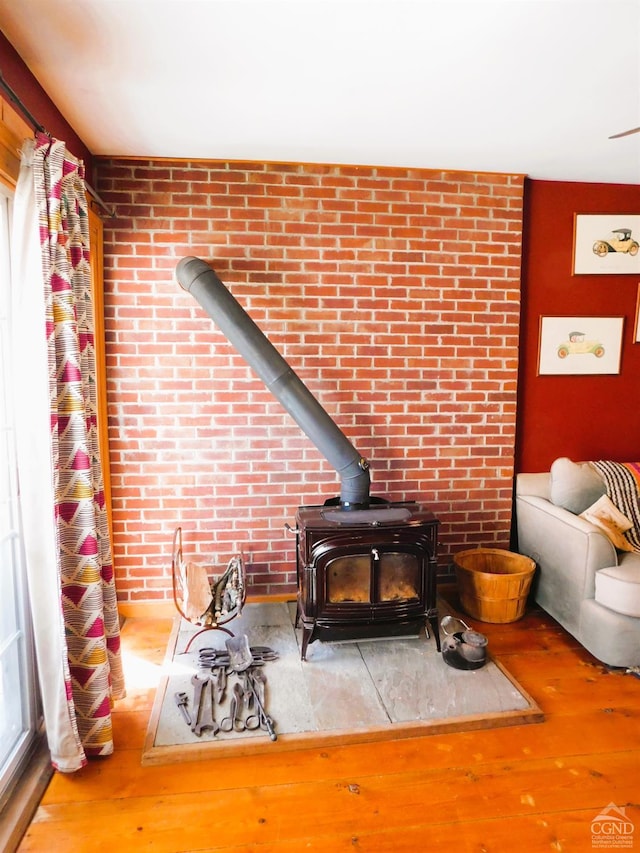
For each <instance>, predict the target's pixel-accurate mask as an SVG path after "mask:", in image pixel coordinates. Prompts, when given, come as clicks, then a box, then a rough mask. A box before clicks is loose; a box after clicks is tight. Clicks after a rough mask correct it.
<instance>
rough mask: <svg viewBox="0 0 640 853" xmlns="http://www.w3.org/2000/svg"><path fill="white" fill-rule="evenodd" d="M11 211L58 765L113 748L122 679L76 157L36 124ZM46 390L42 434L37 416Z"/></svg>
mask: <svg viewBox="0 0 640 853" xmlns="http://www.w3.org/2000/svg"><path fill="white" fill-rule="evenodd" d="M15 222H16V225H17V226H18V227H17V228H16V229H15V230H16V231H17V232H20V230H22V231H24V232H27V233H25V234H24V235H23V244H22V246H21V247H20V248H19V250H18V251H17V252H16V255H17V257H18V268H19V270H21V271H20V272H17V273H16V275H14V276H13V278H14V284H13V290H14V291H19V293H18V296H17V299H16V307H15V309H14V311H15V314H16V317H15V319H16V323H15V328H16V338H17V340H16V345H17V348H18V354H19V356H20V358H19V360H17V361H16V364H19V365H21V366H23V367H24V370H25V375H24V376H23V378H22V380H21V381H20V386H21V389H22V391H23V392H24V389H25V388H28V389H30V392H29V395H28V396H29V397H30V398H31V397H32V398H33V401H32V403H33V405H32V406H31V410H30V411H29V407H25V406H23V405H22V403H23V396H20V398H19V400H20V402H19V404H18V409H19V410H20V409H22V411H23V412H24V414H23V418H25V419H29V421H30V423H29V424H28V425H26V424H25V430H24V432H23V434H22V439H21V441H20V443H21V444H22V445H23V447H22V451H21V449H20V446H19V447H18V468H19V478H20V483H21V503H22V512H23V519H24V524H23V528H24V535H25V548H26V559H27V575H28V578H29V587H30V597H31V602H32V615H33V621H34V633H35V638H36V652H37V656H38V666H39V671H40V680H41V687H42V691H41V692H42V696H43V705H44V714H45V723H46V727H47V734H48V737H49V745H50V748H51V753H52V761H53V763H54V766H56V767H57V768H58V769H60V770H63V771H69V770H76V769H78V768H79V767H81V766H83V765H84V764H85V763H86V757H87V756H93V755H108V754H110V753H111V752H113V733H112V722H111V707H112V701H113V700H114V699H118V698H121V697H122V696H124V680H123V675H122V664H121V657H120V629H119V620H118V611H117V604H116V590H115V585H114V577H113V564H112V557H111V542H110V536H109V528H108V522H107V515H106V507H105V499H104V487H103V480H102V472H101V465H100V453H99V447H98V432H97V399H96V363H95V351H94V337H93V328H94V327H93V311H92V300H91V277H90V262H89V221H88V206H87V200H86V195H85V185H84V166H83V164H82V162H81V161H78V160H77V159H76V158H74V157H73V156H72V155H70V154H69V153H68V152H67V150H66V147H65V144H64V143H63V142H60V141H58V140H55V139H51V138H50V137H48V136H46V135H44V134H39V135H38V136H37V137H36V140H35V141H34V140H27V142H26V143H25V149H24V151H23V164H22V169H21V174H20V180H19V183H18V187H17V190H16V219H15ZM32 228H33V229H34V230H35V232H36V239H37V238H38V236H39V253H40V258H39V261H40V270H38V271H36V267H37V263H36V261H35V259H34V258H33V257H32V256H31V257H29V253H30V252H31V254H32V255H33V251H32V250H33V249H34V248H35V247H34V246H32V247H31V249H29V247H28V244H29V242H30V241H33V233H28V232H29V231H30V229H32ZM18 239H20V237H19V234H18ZM14 272H15V270H14ZM38 273H39V275H38ZM38 330H39V331H38ZM38 335H40V336H41V338H42V339H41V340H40V341H38V340H37V337H38ZM25 341H29V345H28V347H27V346H26V344H25ZM27 350H28V351H27ZM24 382H26V383H28V384H24ZM45 386H46V389H45ZM45 390H46V411H47V414H48V417H47V418H46V435H45V433H44V430H43V429H42V420H43V418H42V417H40V418H38V417H37V414H38V410H40V412H41V413H44V411H45V403H43V402H42V401H40V402H39V401H38V399H37V398H38V397H39V395H40V394H41V393H44V392H45ZM25 396H26V395H25ZM34 415H35V417H36V420H35V422H34ZM45 441H46V442H47V443H48V447H47V448H46V449H45V448H43V447H42V445H43V444H44V443H45ZM25 445H26V446H25ZM25 456H26V457H27V458H25ZM38 459H40V462H39V463H38V462H36V460H38ZM43 466H46V469H47V470H48V472H49V477H48V478H47V480H46V481H45V479H44V474H45V471H44V470H43ZM34 468H35V469H36V470H35V471H34V470H33V469H34ZM49 480H50V482H49ZM43 483H44V485H43ZM54 597H55V600H52V599H53V598H54Z"/></svg>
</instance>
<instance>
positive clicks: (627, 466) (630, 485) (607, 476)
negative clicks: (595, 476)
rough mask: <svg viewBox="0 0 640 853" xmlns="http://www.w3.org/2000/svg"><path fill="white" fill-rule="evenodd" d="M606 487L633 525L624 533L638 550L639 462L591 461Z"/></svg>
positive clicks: (639, 532) (639, 549)
mask: <svg viewBox="0 0 640 853" xmlns="http://www.w3.org/2000/svg"><path fill="white" fill-rule="evenodd" d="M591 464H592V465H593V466H594V468H596V470H597V471H598V473H599V474H600V476H601V477H602V479H603V480H604V482H605V484H606V487H607V495H608V497H609V499H610V500H611V502H612V503H613V504H614V505H615V506H616V507H617V508H618V509H619V510H620V512H621V513H622V514H623V515H626V516H627V518H628V519H629V521H632V522H633V527H632V528H631V529H630V530H627V532H626V533H625V534H624V535H625V538H626V539H628V541H629V544H630V545H631V546H632V547H633V550H634V551H640V462H592V463H591Z"/></svg>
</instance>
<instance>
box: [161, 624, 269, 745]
mask: <svg viewBox="0 0 640 853" xmlns="http://www.w3.org/2000/svg"><path fill="white" fill-rule="evenodd" d="M226 645H227V649H226V651H223V650H220V649H213V648H204V649H201V650H200V652H199V656H198V662H199V665H200V671H199V672H198V673H196V674H194V676H193V677H192V679H191V683H192V684H193V706H192V707H193V711H192V713H190V712H189V710H188V707H187V706H188V696H187V694H186V693H183V692H181V693H176V694H175V697H174V698H175V702H176V705H177V707H178V709H179V710H180V713H181V714H182V716H183V718H184V720H185V722H186V723H187V725H189V727H190V728H191V731H192V732H193V733H194V734H195V735H196V736H197V737H200V736H201V735H202V733H203V732H204V731H209V732H211V733H212V734H213V736H215V735H217V734H218V733H219V732H230V731H235V732H241V731H252V730H257V729H262V730H263V731H266V732H267V734H268V735H269V737H270V739H271V740H276V739H277V734H276V732H275V728H274V725H275V724H274V721H273V720H272V719H271V717H270V716H269V714H268V712H267V710H266V707H265V688H266V678H265V675H264V673H263V672H262V671H261V669H260V667H262V666H263V665H264V664H265V663H266V662H267V661H272V660H276V659H277V657H278V655H277V653H276V652H275V651H274V650H273V649H270V648H269V647H268V646H252V647H250V646H249V642H248V640H247V637H246V635H244V634H242V635H240V636H238V637H231V638H230V639H228V640H227V642H226ZM230 675H232V676H235V682H234V684H233V688H232V691H231V694H232V695H231V698H230V701H229V707H228V713H227V714H226V715H224V716H223V717H222V718H221V719H220V721H219V722H218V721H217V720H216V716H215V713H216V708H218V709H220V711H222V703H223V701H224V697H225V694H226V688H227V680H228V677H229V676H230Z"/></svg>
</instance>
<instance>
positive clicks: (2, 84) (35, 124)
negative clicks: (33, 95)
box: [0, 71, 116, 219]
mask: <svg viewBox="0 0 640 853" xmlns="http://www.w3.org/2000/svg"><path fill="white" fill-rule="evenodd" d="M0 89H2V90H3V91H4V92H5V94H6V95H7V96H8V97H9V100H10V101H11V102H12V103H13V104H15V106H16V107H17V108H18V109H19V110H20V112H21V113H22V115H23V116H24V117H25V118H26V119H27V121H28V122H29V124H30V125H31V127H32V128H33V129H34V131H37V132H38V133H45V134H46V135H47V136H49V137H50V136H51V134H50V133H49V131H48V130H47V129H46V128H45V127H44V125H42V124H40V122H39V121H38V120H37V119H36V118H35V116H34V115H33V114H32V113H31V112H29V110H28V109H27V107H26V106H25V105H24V104H23V103H22V101H21V100H20V98H19V97H18V95H17V94H16V93H15V92H14V91H13V89H12V88H11V86H10V85H9V84H8V83H7V81H6V80H5V79H4V77H3V75H2V71H0ZM84 184H85V187H86V188H87V192H88V193H89V195H90V196H91V197H92V198H93V200H94V201H95V202H97V204H99V205H100V207H101V208H102V209H103V210H104V212H105V213H106V214H108V215H109V216H110V217H112V218H114V219H115V215H116V212H115V210H114V209H113V208H111V209H109V208H108V207H107V203H106V202H105V201H104V200H103V199H102V198H100V196H99V195H98V193H97V192H96V191H95V190H94V188H93V187H92V186H91V184H90V183H89V182H88V181H87V180H85V182H84Z"/></svg>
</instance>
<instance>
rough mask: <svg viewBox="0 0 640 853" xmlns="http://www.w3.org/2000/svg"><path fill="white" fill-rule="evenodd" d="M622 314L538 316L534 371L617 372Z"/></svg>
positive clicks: (545, 373)
mask: <svg viewBox="0 0 640 853" xmlns="http://www.w3.org/2000/svg"><path fill="white" fill-rule="evenodd" d="M623 326H624V317H541V318H540V347H539V354H538V375H539V376H544V375H552V374H553V375H565V376H569V375H576V374H583V375H587V374H592V373H620V352H621V349H622V328H623Z"/></svg>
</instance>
